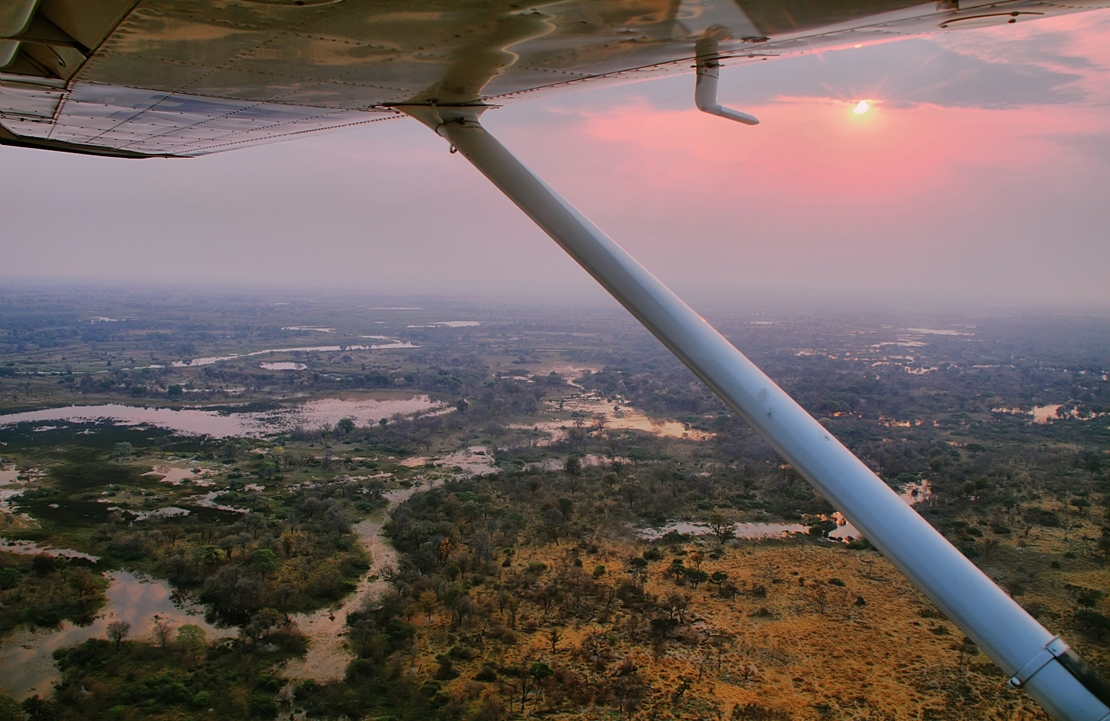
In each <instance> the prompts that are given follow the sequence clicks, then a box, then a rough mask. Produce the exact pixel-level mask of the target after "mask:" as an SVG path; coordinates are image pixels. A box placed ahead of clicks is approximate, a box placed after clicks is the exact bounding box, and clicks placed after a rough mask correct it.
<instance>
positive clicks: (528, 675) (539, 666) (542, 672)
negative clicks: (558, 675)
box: [520, 661, 555, 713]
mask: <svg viewBox="0 0 1110 721" xmlns="http://www.w3.org/2000/svg"><path fill="white" fill-rule="evenodd" d="M554 673H555V672H554V671H552V670H551V667H550V666H548V665H547V664H546V663H543V662H541V661H537V662H536V663H533V664H532V665H531V666H530V667H529V668H528V671H527V672H525V673H522V674H521V675H520V712H521V713H524V705H525V703H527V701H528V694H529V693H531V692H533V691H535V690H536V689H537V688H538V687H539V685H540V684H542V683H543V682H544V680H545V679H548V678H550V677H551V676H552V675H554Z"/></svg>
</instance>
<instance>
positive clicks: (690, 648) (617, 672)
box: [412, 540, 1107, 719]
mask: <svg viewBox="0 0 1110 721" xmlns="http://www.w3.org/2000/svg"><path fill="white" fill-rule="evenodd" d="M714 547H715V544H714V542H713V541H708V540H706V541H702V542H700V545H688V546H686V547H684V548H679V549H676V552H677V553H678V554H680V556H681V557H683V558H684V560H685V561H686V563H687V565H692V562H691V560H690V559H691V556H692V555H693V552H694V551H701V552H702V553H703V555H705V560H704V561H703V562H702V564H701V568H702V570H705V571H707V572H709V573H712V572H714V571H724V572H726V573H727V574H728V575H729V580H730V582H731V583H733V584H735V585H736V586H737V587H738V589H739V591H740V593H738V594H737V595H736V596H734V597H732V598H725V597H722V596H721V595H720V594H719V593H718V592H717V589H716V588H715V587H713V586H712V585H710V584H702V585H700V586H699V587H698V588H696V589H694V588H691V587H690V586H689V585H684V586H680V585H677V584H676V581H675V579H674V576H672V575H671V574H669V573H668V572H667V571H668V568H669V567H670V564H671V562H672V560H673V558H674V557H675V556H674V555H673V554H672V553H667V554H665V556H664V558H663V559H662V560H657V561H653V562H651V564H650V566H649V568H648V570H647V574H646V581H645V582H644V584H643V589H644V591H645V592H646V593H647V594H649V595H652V596H655V597H656V599H657V600H660V601H661V600H663V599H665V598H666V597H667V596H668V594H672V593H679V594H682V595H684V596H687V597H688V598H689V606H688V608H687V609H686V611H685V614H684V618H683V619H682V620H683V623H682V624H681V625H679V626H678V627H677V628H675V629H674V630H673V631H671V632H670V633H669V634H668V637H667V638H666V639H664V640H660V639H659V636H658V634H657V633H656V634H653V633H652V631H651V628H650V623H649V622H650V618H651V617H652V616H658V615H660V613H661V612H660V611H659V610H658V609H657V610H655V611H653V612H648V613H644V614H638V613H636V612H634V611H631V610H628V609H625V608H623V607H622V604H621V603H620V602H619V601H613V602H612V604H611V605H610V609H611V610H610V612H608V613H606V612H605V610H604V607H605V604H604V602H603V601H598V602H597V604H596V607H595V608H594V611H593V612H592V616H591V615H589V614H586V617H583V616H582V614H577V615H575V614H571V613H567V612H566V609H565V607H566V606H567V605H568V604H567V602H566V601H563V602H562V605H560V604H558V603H553V604H552V606H551V608H549V609H548V612H547V613H546V614H545V613H544V611H543V609H542V606H541V604H540V603H538V602H536V601H534V600H530V599H531V596H530V594H531V593H533V592H534V591H535V589H537V588H540V587H542V586H543V584H545V583H547V584H559V585H560V586H561V589H560V590H562V591H564V592H566V593H568V594H570V593H573V591H572V590H571V589H572V588H575V587H576V586H577V584H579V583H584V584H586V586H588V585H589V581H588V580H587V579H588V578H589V576H590V573H589V572H590V571H592V570H593V568H594V567H595V566H596V565H599V564H600V565H604V566H605V567H606V569H607V571H606V574H605V575H604V576H603V577H601V578H600V579H599V582H601V583H605V584H608V585H609V586H616V585H617V584H618V583H619V582H621V581H622V580H627V579H629V578H631V577H630V575H629V574H628V573H627V572H626V569H627V562H628V559H630V558H632V557H634V556H639V555H640V554H641V552H642V551H643V550H644V546H643V545H642V544H638V543H635V542H631V541H618V540H613V541H609V542H607V543H603V544H600V545H599V547H598V549H597V553H596V554H588V555H583V556H582V561H583V567H582V568H575V567H574V566H573V565H572V563H573V558H574V556H573V552H572V551H571V550H570V549H569V548H568V547H567V546H566V545H562V546H555V545H550V544H549V545H544V546H538V547H537V546H532V547H526V548H522V549H520V550H519V551H518V553H517V556H516V557H515V558H514V559H513V568H510V569H501V571H500V573H501V574H502V579H503V580H504V581H509V583H508V584H506V585H507V586H508V587H514V588H516V584H517V583H520V584H521V585H520V587H519V588H516V590H515V591H514V593H513V596H514V598H515V599H517V600H519V602H520V604H519V607H518V609H517V612H516V630H515V631H513V632H511V633H509V634H508V637H507V640H506V639H501V640H498V639H497V638H496V637H497V636H500V635H501V634H500V632H499V628H500V627H501V626H502V625H505V626H507V625H509V624H510V623H511V614H510V613H509V612H508V611H507V610H505V609H501V610H499V608H498V600H497V597H498V594H499V593H500V592H501V591H499V589H498V588H497V585H496V584H492V583H490V582H489V581H487V582H486V583H484V584H482V585H480V586H478V587H476V588H475V589H473V590H472V591H471V598H472V600H473V602H474V604H475V612H474V614H473V616H472V617H471V618H470V619H469V620H468V621H467V622H464V623H463V624H461V625H459V626H453V625H452V623H451V618H450V614H448V613H447V612H446V610H445V609H444V608H443V607H442V606H440V607H438V608H436V609H435V610H434V611H433V613H432V619H431V620H429V619H427V618H426V616H425V614H424V613H423V612H419V613H416V614H415V615H414V616H413V618H412V620H413V622H414V623H416V625H417V626H418V628H419V633H418V635H417V643H418V653H417V662H416V666H417V668H418V669H419V671H420V672H421V673H424V674H428V675H432V674H434V673H435V671H436V670H437V668H438V667H439V664H438V663H437V661H436V656H437V655H439V654H442V653H444V652H446V651H447V650H448V649H450V648H451V647H452V646H454V645H455V644H456V643H459V642H464V643H465V642H468V641H469V642H470V643H471V644H472V645H473V643H474V639H475V637H476V636H477V635H478V634H479V633H481V632H483V631H485V632H486V633H485V634H483V635H482V640H481V643H480V644H479V653H480V655H479V656H478V657H476V658H474V659H471V660H455V661H454V668H455V670H456V671H458V672H459V674H460V675H459V677H458V678H456V679H454V680H450V681H445V682H444V688H445V690H446V691H447V693H448V694H449V695H450V696H451V697H453V698H456V699H469V700H472V701H474V702H475V703H480V702H481V699H482V698H487V699H488V698H490V697H497V696H499V697H500V698H501V700H502V702H501V704H500V707H501V708H502V709H503V710H505V709H509V710H511V713H512V714H515V715H519V714H520V707H521V701H520V692H519V690H516V691H514V689H513V680H512V679H511V678H507V677H505V676H502V677H501V678H500V680H499V682H498V683H479V682H476V681H474V680H473V678H474V676H475V675H476V674H477V673H478V672H479V671H480V670H481V668H482V666H483V664H492V665H495V666H500V667H505V666H513V665H521V664H523V665H524V666H525V667H527V666H529V665H531V664H532V663H533V662H537V661H539V662H544V663H547V664H548V665H549V666H550V667H551V668H553V669H555V671H556V676H555V677H553V678H552V679H549V680H548V681H547V682H546V684H545V686H544V688H543V690H542V692H541V693H540V694H537V695H535V696H534V697H530V698H529V700H528V701H527V703H526V714H525V715H531V714H533V713H539V714H542V715H543V716H545V717H547V718H560V719H561V718H566V719H571V718H575V719H603V718H621V717H624V718H637V719H641V718H642V719H703V718H705V719H728V718H731V717H732V714H733V712H734V710H735V709H737V708H738V707H740V708H743V707H747V706H748V705H756V706H758V707H760V708H762V709H766V710H768V711H778V712H781V713H782V714H785V715H783V716H778V718H786V717H789V718H794V719H825V718H845V719H930V718H952V719H963V718H984V719H987V718H989V719H1034V718H1037V719H1041V718H1047V717H1046V716H1045V715H1044V714H1043V712H1041V711H1040V710H1039V709H1038V707H1037V706H1036V704H1035V703H1034V702H1033V701H1032V700H1031V699H1030V698H1029V697H1028V696H1026V695H1025V694H1024V693H1021V692H1014V691H1010V690H1008V689H1006V688H1005V686H1004V680H1005V679H1004V677H1003V674H1002V672H1001V670H1000V669H998V668H997V667H996V666H995V665H994V664H993V663H992V662H991V661H990V660H989V659H988V658H987V657H986V656H985V655H983V654H982V653H979V652H978V651H977V649H975V648H974V647H973V646H970V645H965V643H964V636H963V634H962V633H961V632H960V631H959V630H958V629H957V628H956V627H955V626H954V625H953V624H951V623H950V622H949V621H947V620H946V619H944V618H943V617H941V616H940V614H939V613H937V612H936V610H935V609H934V607H933V606H932V604H931V603H930V602H929V601H928V600H927V599H925V597H924V596H922V595H921V594H920V593H919V592H918V591H917V590H916V589H914V588H913V586H911V585H910V584H909V582H908V581H906V580H905V579H904V578H903V577H902V575H901V574H900V573H899V572H898V571H897V570H896V569H895V568H894V567H893V566H892V565H891V564H890V563H888V562H887V561H886V559H884V558H883V557H882V556H881V555H879V554H878V553H876V552H874V551H866V552H861V551H855V550H849V549H847V548H846V547H844V546H840V545H829V546H819V545H816V544H813V543H811V542H809V541H808V540H806V541H802V540H786V541H765V542H744V543H734V544H732V545H731V546H730V547H729V548H728V549H727V550H726V551H725V554H724V556H723V557H722V558H720V559H718V560H713V559H712V558H710V557H708V552H709V551H710V550H711V549H712V548H714ZM683 551H687V552H688V553H687V554H683V553H682V552H683ZM1003 552H1009V553H1013V552H1015V549H1007V548H1004V549H1002V550H1001V551H1000V552H999V557H1001V556H1002V553H1003ZM1026 552H1027V551H1026ZM531 562H542V563H544V564H546V565H547V570H546V571H544V572H543V573H542V574H539V575H538V577H536V578H535V579H534V580H530V579H528V578H524V577H523V576H522V575H521V569H525V568H527V566H528V564H529V563H531ZM1073 576H1074V577H1075V578H1076V579H1077V580H1076V582H1081V583H1082V584H1083V585H1086V586H1092V587H1096V588H1103V587H1105V585H1106V579H1107V573H1106V571H1105V570H1101V571H1087V572H1083V573H1077V574H1073ZM522 579H523V580H522ZM830 581H832V583H830ZM841 584H843V585H841ZM1099 584H1101V585H1099ZM759 587H762V588H764V589H765V590H766V595H765V596H763V595H762V594H761V593H760V592H759V591H758V589H759ZM1042 595H1044V594H1042ZM1051 595H1052V594H1048V596H1051ZM1058 595H1059V594H1057V596H1058ZM1050 600H1051V601H1052V604H1053V606H1061V605H1065V602H1064V601H1063V600H1061V599H1060V598H1057V597H1055V596H1052V597H1051V599H1050ZM662 613H663V614H664V615H665V612H662ZM552 628H555V629H557V631H558V637H557V640H556V643H555V651H554V652H553V651H552V643H551V636H550V633H551V629H552ZM491 629H492V633H491ZM1103 646H1104V644H1103ZM630 669H634V670H633V671H631V673H630ZM630 687H634V688H633V691H634V692H635V691H636V690H637V689H638V694H637V693H633V694H632V695H633V696H635V695H638V696H639V699H638V702H637V703H634V704H633V705H634V706H635V707H636V708H634V709H632V710H630V711H629V712H627V713H624V714H623V716H622V715H621V712H620V711H619V710H618V708H619V707H620V706H621V703H620V700H619V697H620V696H621V694H622V691H623V692H627V690H628V689H629V688H630ZM514 698H515V701H514ZM486 703H487V706H488V707H489V708H497V707H498V706H499V704H498V702H492V703H491V702H488V701H487V702H486ZM497 715H498V714H497V713H492V717H497ZM502 717H504V716H503V715H502ZM741 717H742V718H748V717H747V716H741ZM767 718H771V716H768V717H767Z"/></svg>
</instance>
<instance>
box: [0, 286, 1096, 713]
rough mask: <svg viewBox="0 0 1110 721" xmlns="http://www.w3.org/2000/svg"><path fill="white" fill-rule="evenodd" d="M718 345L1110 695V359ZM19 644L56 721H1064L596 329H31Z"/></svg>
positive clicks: (103, 318)
mask: <svg viewBox="0 0 1110 721" xmlns="http://www.w3.org/2000/svg"><path fill="white" fill-rule="evenodd" d="M706 315H707V317H709V318H710V320H711V321H712V322H714V323H715V324H717V325H718V326H719V327H720V328H721V330H722V332H723V333H724V334H725V335H726V336H727V337H729V338H730V339H731V340H733V341H734V342H736V343H737V345H738V346H739V347H740V348H741V349H743V350H745V351H746V352H747V353H748V354H749V355H750V356H751V357H752V358H753V360H754V361H756V362H757V364H759V365H760V366H761V367H763V368H764V370H766V371H767V372H768V374H769V375H771V376H772V377H773V378H775V379H776V380H777V381H779V382H780V383H781V384H782V385H783V386H784V387H785V388H786V390H787V391H788V392H790V393H791V394H792V395H794V396H795V397H796V398H797V399H798V401H799V402H800V403H801V404H802V405H803V406H804V407H805V408H806V409H807V410H809V411H810V412H811V413H812V414H814V415H815V416H816V417H817V418H818V420H819V421H820V422H821V423H822V424H823V425H825V427H826V428H828V429H829V430H830V432H832V433H834V434H835V435H836V436H837V437H838V438H840V439H841V440H842V441H843V442H844V443H845V444H846V445H847V446H848V447H849V448H851V449H852V450H853V451H854V452H855V453H856V454H857V455H858V456H859V457H860V458H861V459H862V460H863V461H864V462H865V463H867V464H868V465H869V466H870V467H871V468H872V469H873V470H875V471H876V472H877V473H878V474H879V476H880V477H881V478H882V479H883V480H885V481H886V482H887V483H888V484H889V485H890V486H891V488H892V489H893V490H894V491H895V492H897V493H899V494H900V495H901V496H902V498H903V500H904V501H905V502H906V503H908V504H910V505H912V506H913V507H914V508H915V509H916V510H917V511H918V512H919V513H921V514H922V516H924V517H925V518H926V519H927V520H928V521H929V522H930V523H932V524H933V525H934V526H935V527H936V528H937V529H938V530H940V531H941V532H942V533H943V534H944V535H945V536H946V537H947V538H948V539H949V540H950V541H951V542H952V543H953V544H954V545H956V547H957V548H959V549H960V550H961V551H962V552H963V553H964V554H965V555H967V556H968V557H969V558H971V559H972V560H973V561H974V562H975V563H977V564H978V565H979V566H980V567H981V568H982V569H983V570H984V572H985V573H987V574H988V575H989V576H991V577H992V578H993V579H994V580H995V581H996V582H997V583H999V585H1001V586H1002V587H1003V588H1004V589H1005V590H1006V591H1007V592H1008V593H1009V594H1010V595H1011V596H1013V598H1015V599H1016V600H1017V601H1018V602H1019V603H1020V604H1022V605H1023V606H1024V607H1025V608H1026V609H1027V610H1028V611H1029V612H1030V613H1031V614H1033V615H1034V616H1036V617H1037V618H1038V619H1039V620H1040V621H1041V622H1042V623H1043V624H1044V625H1046V627H1048V628H1049V629H1050V630H1051V631H1052V632H1053V633H1060V634H1062V635H1063V636H1064V637H1065V638H1067V639H1068V642H1069V643H1070V644H1072V646H1073V647H1075V648H1077V649H1078V650H1079V651H1080V652H1081V654H1082V655H1083V656H1084V657H1085V658H1086V659H1087V660H1088V661H1089V662H1090V663H1092V664H1093V665H1094V666H1095V667H1096V668H1097V669H1098V670H1099V671H1100V672H1101V673H1103V674H1106V672H1107V670H1108V669H1110V646H1108V643H1110V620H1108V615H1110V609H1108V607H1107V594H1106V589H1107V587H1108V586H1110V573H1108V572H1107V560H1108V554H1110V537H1108V533H1107V471H1108V467H1110V464H1108V463H1107V447H1108V444H1107V427H1108V425H1110V416H1108V415H1107V414H1108V412H1110V380H1108V372H1110V369H1108V368H1107V365H1106V359H1107V358H1110V322H1107V321H1106V320H1104V319H1097V318H1095V319H1092V318H1053V319H1049V320H1045V319H1040V320H1038V319H1027V320H1023V319H1018V318H992V317H959V318H951V317H943V318H937V317H930V316H928V315H925V314H920V315H908V316H907V317H905V318H894V317H888V316H876V317H863V318H860V317H837V316H830V315H828V314H824V315H810V316H806V315H788V314H782V315H775V316H770V315H768V314H766V313H750V314H749V313H738V312H735V311H734V310H732V309H718V310H717V311H714V312H707V313H706ZM444 318H461V319H467V320H453V321H444V320H443V319H444ZM368 340H369V341H373V342H370V343H368V342H367V341H368ZM259 349H263V350H259ZM1021 409H1033V410H1021ZM0 634H2V635H0V692H2V693H3V694H4V695H3V696H2V697H0V708H19V709H20V711H21V713H25V714H27V715H28V716H29V717H31V718H58V719H69V718H77V717H84V718H129V719H130V718H135V719H137V718H164V719H184V718H196V719H199V718H213V719H215V718H220V719H224V718H229V719H233V718H244V719H246V718H275V717H282V718H334V719H339V718H387V717H389V718H396V719H421V720H424V719H505V720H507V719H512V718H524V717H532V716H537V717H539V716H542V717H545V718H551V719H562V718H565V719H571V718H574V719H580V718H586V719H595V718H596V719H620V718H635V719H656V718H673V719H680V718H681V719H686V718H699V719H701V718H720V719H725V718H729V719H743V718H761V719H785V718H796V719H825V718H874V719H879V718H884V719H885V718H937V719H939V718H961V719H962V718H983V719H986V718H996V717H998V716H999V715H1001V716H1005V717H1012V718H1045V717H1044V716H1043V714H1042V712H1040V711H1039V709H1037V708H1036V706H1035V704H1034V703H1033V702H1032V701H1031V700H1030V699H1029V698H1028V697H1026V696H1024V695H1023V694H1022V693H1020V692H1016V693H1015V692H1010V691H1007V690H1005V689H1004V688H1003V684H1002V682H1003V680H1004V679H1003V678H1002V676H1001V672H1000V670H999V669H997V668H996V667H995V666H994V665H993V664H992V663H991V662H990V660H989V659H987V658H986V657H985V656H984V655H983V654H982V653H980V652H979V651H978V649H976V648H975V646H974V644H973V643H972V642H971V641H970V640H968V639H967V638H965V637H964V636H963V634H962V632H961V631H960V630H959V629H958V628H957V627H956V626H954V625H953V624H952V623H950V622H949V621H947V619H945V618H944V617H943V616H942V615H941V614H939V612H937V611H936V609H934V608H933V607H932V605H931V604H930V603H929V601H928V600H927V599H926V598H925V597H924V596H923V595H921V594H920V593H919V592H918V591H917V590H916V589H914V588H913V587H912V586H911V585H910V584H908V583H907V582H906V581H905V580H904V579H903V578H902V577H901V576H900V575H899V573H898V571H897V570H896V569H895V568H894V567H893V566H892V565H891V564H890V563H889V562H888V561H887V560H886V559H885V558H883V556H882V555H881V554H879V553H878V552H876V551H875V550H874V549H873V548H872V547H871V546H870V544H869V543H868V542H867V540H866V538H863V537H862V535H861V534H860V533H859V531H858V530H856V529H854V528H853V527H852V526H851V525H850V524H849V523H847V522H846V521H845V519H843V518H842V517H841V516H840V514H839V513H837V510H836V509H835V508H833V507H832V506H830V505H829V504H828V503H827V502H826V501H825V500H824V499H822V498H821V497H820V496H818V495H817V494H816V493H814V492H813V491H812V490H811V489H810V488H809V486H808V485H807V484H806V483H805V482H804V481H803V480H802V479H801V477H800V476H799V475H798V474H797V473H796V472H794V470H793V469H792V468H791V467H790V466H789V465H788V464H785V463H784V462H783V461H782V460H781V459H779V458H778V457H777V456H776V455H775V454H774V452H773V451H771V450H770V449H769V448H768V447H767V446H766V445H765V444H764V443H763V442H762V441H761V440H760V439H759V437H758V436H757V435H755V434H754V433H753V432H752V431H750V430H749V429H748V428H747V427H746V426H745V425H744V423H743V422H742V421H741V420H740V419H738V418H736V417H735V416H733V415H732V414H731V413H729V412H728V410H727V409H726V408H725V407H724V406H723V405H722V404H721V403H720V402H719V401H717V400H716V399H715V398H714V397H713V396H712V395H711V394H710V393H709V392H708V391H707V390H706V389H705V388H704V387H703V386H702V385H701V384H700V383H699V382H698V381H697V380H696V379H695V378H694V377H693V376H692V375H691V374H690V373H689V372H688V371H686V370H685V369H684V368H683V367H682V366H681V365H679V364H678V363H677V361H674V360H673V359H672V358H671V357H670V356H669V355H668V354H667V353H666V351H665V350H664V349H662V348H661V347H660V346H659V345H658V343H657V342H656V341H655V340H654V339H652V338H651V337H650V336H649V335H648V334H647V333H646V332H644V331H642V330H641V329H639V328H638V327H637V326H635V324H634V323H633V322H632V321H631V320H630V319H628V318H627V317H626V316H624V315H623V314H620V313H617V312H609V311H600V310H599V311H597V312H595V313H591V314H588V315H584V314H581V313H569V312H562V311H561V310H560V309H543V308H540V309H531V310H528V309H525V310H521V309H517V308H499V307H486V306H481V305H476V304H469V305H468V304H466V303H458V302H451V303H447V302H442V301H432V300H428V299H420V300H414V299H387V298H380V299H374V298H372V299H366V298H359V299H343V298H330V299H319V298H277V299H274V298H262V297H257V298H250V297H246V296H235V297H231V296H228V297H221V298H213V297H210V296H200V295H198V296H189V295H181V296H157V297H153V296H144V295H142V294H135V293H128V292H122V291H121V292H116V293H107V292H104V293H96V294H82V293H78V292H71V293H70V292H60V291H49V292H48V291H32V290H26V289H25V290H23V291H20V292H18V293H16V292H14V291H12V292H7V293H6V294H4V293H0ZM892 641H893V643H892ZM12 704H15V706H12Z"/></svg>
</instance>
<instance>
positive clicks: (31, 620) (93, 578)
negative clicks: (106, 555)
mask: <svg viewBox="0 0 1110 721" xmlns="http://www.w3.org/2000/svg"><path fill="white" fill-rule="evenodd" d="M92 569H93V564H91V563H88V562H86V561H82V560H79V559H75V560H67V559H65V558H55V557H53V556H49V555H47V554H45V553H42V554H39V555H36V556H18V555H15V554H13V553H2V552H0V634H6V633H8V632H9V631H11V630H12V629H13V628H16V627H17V626H19V625H21V624H26V625H28V626H31V627H36V626H38V627H45V628H50V627H53V626H57V625H58V623H60V622H61V621H62V620H68V621H72V622H74V623H76V624H87V623H89V622H90V621H92V619H93V617H94V616H95V615H96V612H97V611H98V610H99V609H100V607H101V606H102V605H103V603H104V589H105V588H106V587H107V586H108V583H107V581H106V580H105V579H104V577H103V576H101V575H100V574H99V573H96V572H95V571H94V570H92Z"/></svg>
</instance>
